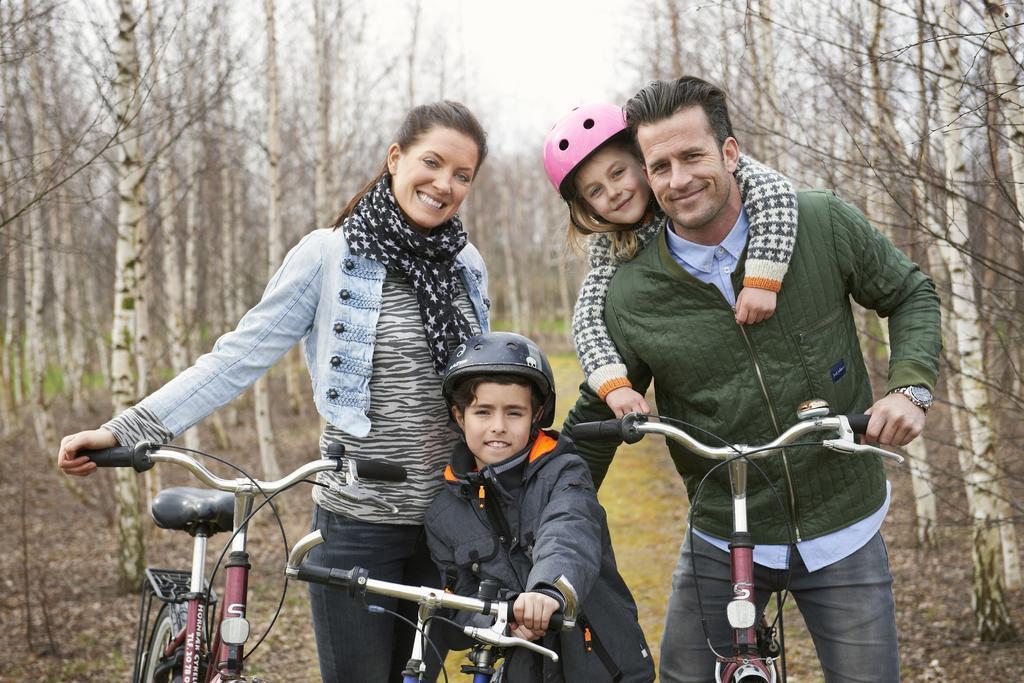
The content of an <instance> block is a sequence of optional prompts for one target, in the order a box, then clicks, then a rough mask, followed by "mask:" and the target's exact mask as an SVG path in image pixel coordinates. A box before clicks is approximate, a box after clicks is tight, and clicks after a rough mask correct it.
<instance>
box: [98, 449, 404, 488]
mask: <svg viewBox="0 0 1024 683" xmlns="http://www.w3.org/2000/svg"><path fill="white" fill-rule="evenodd" d="M332 445H333V444H332ZM343 453H344V449H340V450H339V449H328V457H326V458H320V459H319V460H314V461H311V462H307V463H305V464H304V465H301V466H300V467H298V468H297V469H296V470H294V471H293V472H291V473H290V474H287V475H285V476H284V477H281V478H280V479H277V480H275V481H260V480H258V479H251V480H250V479H249V478H248V477H239V478H237V479H224V478H221V477H218V476H217V475H215V474H214V473H213V472H211V471H210V470H208V469H207V468H206V467H205V466H204V465H203V464H202V463H200V462H199V461H198V460H196V459H195V458H193V457H192V456H191V455H188V454H187V453H181V452H178V451H174V450H170V449H165V448H160V447H159V446H157V445H154V444H152V443H149V442H147V441H142V442H139V444H138V445H136V446H135V447H134V448H128V447H126V446H117V447H114V448H102V449H98V450H82V451H79V454H80V455H85V456H87V457H88V458H89V459H90V460H92V461H93V462H95V463H96V465H97V467H131V468H132V469H134V470H135V471H136V472H145V471H146V470H149V469H151V468H152V467H153V465H155V464H156V463H158V462H169V463H173V464H175V465H178V466H180V467H184V468H185V469H187V470H188V471H190V472H191V473H192V474H193V475H194V476H195V477H196V478H197V479H199V480H200V481H202V482H203V483H204V484H206V485H207V486H209V487H210V488H213V489H217V490H218V491H227V492H229V493H240V492H245V491H252V490H255V489H260V490H262V491H263V492H264V493H267V494H271V493H276V492H278V491H281V490H283V489H286V488H288V487H289V486H291V485H293V484H295V483H297V482H299V481H301V480H303V479H305V478H306V477H308V476H310V475H312V474H316V473H317V472H340V471H342V470H343V469H344V468H345V465H346V463H347V464H348V475H349V478H350V481H351V482H353V483H354V482H356V481H358V480H359V479H376V480H380V481H395V482H400V481H405V478H406V471H405V468H404V467H400V466H398V465H392V464H390V463H385V462H375V461H372V460H362V459H356V458H346V457H344V455H343ZM368 495H369V494H365V495H364V496H362V497H364V498H365V497H367V496H368Z"/></svg>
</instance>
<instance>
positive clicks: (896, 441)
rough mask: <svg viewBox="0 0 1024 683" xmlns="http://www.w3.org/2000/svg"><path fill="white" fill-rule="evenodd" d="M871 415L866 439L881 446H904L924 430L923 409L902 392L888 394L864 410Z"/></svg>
mask: <svg viewBox="0 0 1024 683" xmlns="http://www.w3.org/2000/svg"><path fill="white" fill-rule="evenodd" d="M864 412H865V413H866V414H867V415H870V416H871V421H870V422H868V430H867V432H866V433H865V436H866V437H867V440H868V441H876V442H878V443H879V444H881V445H883V446H906V445H907V444H908V443H910V442H911V441H913V440H914V439H916V438H917V437H918V436H919V435H920V434H921V432H922V431H923V430H924V418H925V414H924V411H923V410H921V409H920V408H918V407H917V406H915V405H914V404H913V403H911V402H910V399H908V398H907V397H906V396H904V395H903V394H889V395H888V396H884V397H882V398H880V399H879V400H878V401H876V402H875V405H873V406H871V407H870V408H869V409H868V410H866V411H864Z"/></svg>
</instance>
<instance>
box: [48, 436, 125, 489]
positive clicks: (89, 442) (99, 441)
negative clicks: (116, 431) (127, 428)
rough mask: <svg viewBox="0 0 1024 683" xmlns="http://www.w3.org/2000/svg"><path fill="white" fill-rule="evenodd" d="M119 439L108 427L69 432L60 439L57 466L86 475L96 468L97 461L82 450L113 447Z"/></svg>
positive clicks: (66, 472)
mask: <svg viewBox="0 0 1024 683" xmlns="http://www.w3.org/2000/svg"><path fill="white" fill-rule="evenodd" d="M116 445H117V439H115V438H114V435H113V434H111V433H110V432H109V431H108V430H106V429H90V430H89V431H85V432H78V433H77V434H68V435H67V436H65V437H64V438H63V439H61V440H60V451H59V452H58V453H57V467H59V468H60V470H61V472H63V473H64V474H71V475H74V476H76V477H85V476H87V475H90V474H92V473H93V472H94V471H95V470H96V463H94V462H93V461H92V460H90V459H89V458H88V457H86V456H84V455H78V452H79V451H82V450H96V449H98V448H113V447H114V446H116Z"/></svg>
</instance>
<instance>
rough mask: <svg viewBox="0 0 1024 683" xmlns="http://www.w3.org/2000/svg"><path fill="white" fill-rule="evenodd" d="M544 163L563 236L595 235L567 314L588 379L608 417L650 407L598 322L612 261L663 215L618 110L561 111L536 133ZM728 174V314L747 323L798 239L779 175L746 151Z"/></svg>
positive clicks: (771, 300)
mask: <svg viewBox="0 0 1024 683" xmlns="http://www.w3.org/2000/svg"><path fill="white" fill-rule="evenodd" d="M544 168H545V170H546V171H547V173H548V178H549V179H550V180H551V184H552V185H554V186H555V190H557V191H558V193H559V194H560V195H561V196H562V198H563V199H565V201H566V202H567V203H568V204H569V228H568V230H569V240H570V243H572V242H576V241H578V240H579V239H580V236H582V235H596V237H594V238H592V239H591V240H590V258H589V260H590V268H591V270H590V273H588V275H587V277H586V279H585V280H584V281H583V285H582V286H581V288H580V296H579V299H578V300H577V301H576V309H575V312H574V313H573V321H572V332H573V338H574V341H575V343H576V352H577V354H578V355H579V358H580V364H581V365H582V366H583V372H584V374H585V375H586V378H587V384H588V386H590V388H591V389H592V390H593V391H594V392H595V393H596V394H597V395H598V396H599V397H600V398H601V399H602V400H604V401H605V402H606V403H607V404H608V407H609V408H611V409H612V411H613V412H614V413H615V415H616V417H622V416H623V415H625V414H626V413H629V412H642V413H647V412H650V407H649V406H648V405H647V402H646V401H645V400H644V397H643V396H641V395H640V394H639V393H637V392H636V391H633V389H632V385H631V384H630V382H629V379H628V378H627V377H626V367H625V365H623V363H622V359H621V358H620V356H619V354H618V351H617V350H616V349H615V345H614V344H613V343H612V341H611V339H610V338H609V336H608V330H607V328H606V327H605V324H604V302H605V296H606V294H607V291H608V282H609V281H610V280H611V278H612V276H613V275H614V274H615V271H616V269H617V268H618V266H619V265H621V264H622V263H624V262H626V261H629V260H630V259H632V258H633V257H634V256H635V255H636V254H637V253H638V252H639V251H640V250H641V249H642V248H643V247H644V246H646V245H647V244H648V243H649V242H650V241H651V239H652V238H653V237H654V236H655V235H657V234H658V233H659V232H660V231H661V227H662V224H663V223H662V221H663V220H664V216H663V215H662V213H661V212H660V210H659V209H658V206H657V203H656V202H655V201H654V199H653V196H652V193H651V189H650V187H649V186H648V184H647V180H646V178H645V177H644V171H643V165H642V161H641V160H640V159H639V158H638V156H637V151H636V147H635V145H634V143H633V140H632V137H631V136H630V134H629V131H628V130H626V121H625V117H624V115H623V112H622V109H621V108H620V107H618V106H615V105H613V104H593V105H588V106H584V107H577V108H576V109H573V110H572V111H571V112H569V114H567V115H566V116H564V117H563V118H562V119H560V120H559V121H558V122H557V123H555V125H554V126H552V128H551V131H550V132H549V133H548V135H547V138H546V139H545V140H544ZM736 180H737V181H738V183H739V188H740V194H741V197H742V199H743V207H744V210H745V211H746V214H747V218H748V221H749V223H750V238H749V243H748V245H747V259H746V266H745V267H746V270H745V276H744V279H743V289H742V290H741V291H740V294H739V296H738V298H737V300H736V321H737V322H738V323H740V324H753V323H757V322H761V321H762V320H767V319H768V318H770V317H771V316H772V314H773V313H774V312H775V300H776V292H778V291H779V289H780V288H781V287H782V278H783V276H784V275H785V274H786V269H787V267H788V266H789V259H790V256H792V253H793V243H794V241H795V239H796V224H797V209H796V206H797V202H796V193H795V192H794V191H793V187H792V185H791V184H790V183H789V181H788V180H787V179H786V178H785V177H783V176H782V175H780V174H778V173H776V172H775V171H773V170H771V169H769V168H766V167H764V166H762V165H761V164H759V163H757V162H756V161H754V160H753V159H750V158H749V157H740V162H739V167H738V168H737V169H736Z"/></svg>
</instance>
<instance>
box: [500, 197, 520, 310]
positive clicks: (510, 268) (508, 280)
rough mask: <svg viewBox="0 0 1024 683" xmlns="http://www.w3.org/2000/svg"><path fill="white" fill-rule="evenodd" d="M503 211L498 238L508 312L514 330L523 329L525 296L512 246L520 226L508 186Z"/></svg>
mask: <svg viewBox="0 0 1024 683" xmlns="http://www.w3.org/2000/svg"><path fill="white" fill-rule="evenodd" d="M502 194H503V197H502V199H503V202H502V203H503V204H504V206H503V207H502V209H503V212H504V213H505V216H506V220H505V225H504V227H503V228H499V230H498V239H499V240H501V255H502V257H503V259H504V261H505V293H506V296H507V297H508V306H509V307H508V314H509V315H510V316H511V321H510V322H511V323H512V329H513V330H523V329H525V328H524V327H523V322H524V321H523V297H522V293H521V291H520V289H519V269H518V267H517V266H516V255H515V250H514V249H513V248H512V233H513V231H514V228H513V226H518V225H519V223H516V222H515V220H514V216H513V204H514V203H515V199H514V198H513V197H511V196H509V194H510V192H509V190H508V188H505V189H504V190H503V191H502Z"/></svg>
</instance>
